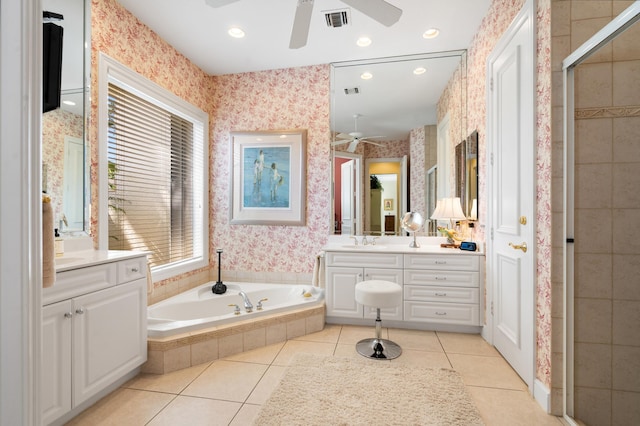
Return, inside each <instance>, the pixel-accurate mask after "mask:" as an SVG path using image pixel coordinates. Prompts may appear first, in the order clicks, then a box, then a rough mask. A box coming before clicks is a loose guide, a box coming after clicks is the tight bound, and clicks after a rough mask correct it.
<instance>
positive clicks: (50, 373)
mask: <svg viewBox="0 0 640 426" xmlns="http://www.w3.org/2000/svg"><path fill="white" fill-rule="evenodd" d="M146 271H147V270H146V256H139V257H134V258H131V259H125V260H120V261H117V262H111V263H105V264H99V265H93V266H88V267H82V268H77V269H73V270H69V271H64V272H58V273H57V276H56V283H55V284H54V286H53V287H51V288H48V289H45V290H44V291H43V301H44V303H45V304H46V305H45V306H44V307H43V326H42V335H43V339H42V364H41V365H42V369H41V407H42V419H43V424H50V423H51V422H54V421H55V420H56V419H59V418H60V417H62V416H64V415H65V414H67V413H69V412H70V411H72V410H73V409H74V408H77V407H79V406H80V405H81V404H82V403H84V402H85V401H87V400H89V399H90V398H91V397H93V396H95V395H97V394H98V393H100V392H101V391H103V390H104V389H106V388H108V387H109V386H110V385H112V384H113V383H115V382H116V381H118V380H119V379H121V378H122V377H124V376H125V375H127V374H128V373H130V372H132V371H134V370H135V369H136V368H137V367H139V366H140V365H141V364H143V363H144V362H145V361H146V359H147V341H146V337H147V326H146V324H147V280H146Z"/></svg>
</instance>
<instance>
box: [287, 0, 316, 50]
mask: <svg viewBox="0 0 640 426" xmlns="http://www.w3.org/2000/svg"><path fill="white" fill-rule="evenodd" d="M312 11H313V0H298V6H297V7H296V15H295V17H294V18H293V27H292V28H291V40H290V41H289V49H299V48H301V47H304V46H305V45H306V44H307V38H308V37H309V26H310V24H311V12H312Z"/></svg>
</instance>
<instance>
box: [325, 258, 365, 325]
mask: <svg viewBox="0 0 640 426" xmlns="http://www.w3.org/2000/svg"><path fill="white" fill-rule="evenodd" d="M362 273H363V271H362V268H327V299H326V304H327V316H337V317H346V318H362V305H358V304H357V303H356V284H358V283H359V282H360V281H362V279H363V275H362Z"/></svg>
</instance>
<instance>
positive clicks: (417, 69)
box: [413, 67, 427, 75]
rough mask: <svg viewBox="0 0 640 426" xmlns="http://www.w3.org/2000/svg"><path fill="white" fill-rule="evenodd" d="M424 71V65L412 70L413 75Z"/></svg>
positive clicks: (425, 70)
mask: <svg viewBox="0 0 640 426" xmlns="http://www.w3.org/2000/svg"><path fill="white" fill-rule="evenodd" d="M425 72H427V69H426V68H425V67H418V68H416V69H414V70H413V73H414V74H415V75H420V74H424V73H425Z"/></svg>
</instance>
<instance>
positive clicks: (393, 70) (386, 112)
mask: <svg viewBox="0 0 640 426" xmlns="http://www.w3.org/2000/svg"><path fill="white" fill-rule="evenodd" d="M465 126H466V51H464V50H459V51H451V52H439V53H430V54H420V55H409V56H402V57H390V58H379V59H369V60H359V61H349V62H339V63H333V64H331V130H332V140H331V145H332V149H331V152H332V180H333V182H332V183H333V194H332V195H333V197H332V203H331V209H332V211H331V217H332V221H333V223H332V224H331V229H332V231H333V233H334V234H348V235H353V234H357V235H362V234H363V233H365V234H373V235H376V234H377V235H380V234H399V233H401V232H402V230H401V227H400V219H401V218H402V215H403V214H404V213H405V212H407V211H409V210H410V209H414V208H417V209H418V210H420V213H421V214H422V215H423V217H426V218H428V217H429V216H430V212H429V211H428V210H429V209H431V210H432V209H433V208H434V207H435V202H434V200H436V199H437V198H441V197H444V196H450V195H449V194H450V193H451V194H452V193H453V191H454V190H455V188H448V182H449V181H451V182H453V179H450V176H451V177H453V175H454V170H453V168H454V161H453V160H454V154H455V153H454V149H455V143H454V142H453V141H459V140H461V139H462V138H463V137H464V136H463V134H464V133H465V132H464V128H465ZM416 135H420V136H419V137H416ZM415 144H420V145H421V146H420V147H419V148H420V149H415V148H416V147H415ZM438 147H441V148H438ZM449 151H450V152H449ZM411 152H419V153H420V154H418V155H419V156H420V157H422V156H423V155H424V158H411V157H412V156H411ZM415 155H416V154H414V156H415ZM371 167H374V168H380V167H382V168H383V169H384V168H388V169H392V170H396V171H394V172H386V171H382V172H380V171H376V170H373V169H371ZM390 175H394V179H395V181H394V183H390V182H389V181H388V179H389V178H390V177H391V176H390ZM372 176H375V177H376V179H377V180H378V181H379V182H380V186H381V187H382V191H377V192H380V194H377V193H374V192H376V191H375V190H376V188H375V186H376V185H373V184H372ZM383 181H386V185H385V183H383ZM387 188H388V189H387ZM372 191H374V192H372ZM436 191H437V192H439V194H436V193H435V192H436ZM372 200H374V204H375V205H372ZM411 200H413V204H414V206H411ZM416 204H418V205H417V206H416ZM387 216H392V217H387ZM425 229H426V230H429V229H431V228H430V227H425Z"/></svg>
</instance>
